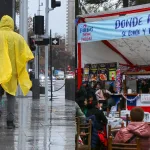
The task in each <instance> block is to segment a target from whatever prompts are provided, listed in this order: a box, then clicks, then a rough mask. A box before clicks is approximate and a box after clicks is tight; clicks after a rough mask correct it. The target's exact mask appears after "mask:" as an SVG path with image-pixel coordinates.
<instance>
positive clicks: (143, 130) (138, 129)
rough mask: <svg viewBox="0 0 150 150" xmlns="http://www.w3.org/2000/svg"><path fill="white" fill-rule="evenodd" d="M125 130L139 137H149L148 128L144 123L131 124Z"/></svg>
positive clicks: (149, 129) (149, 131) (149, 127)
mask: <svg viewBox="0 0 150 150" xmlns="http://www.w3.org/2000/svg"><path fill="white" fill-rule="evenodd" d="M127 130H128V131H129V132H131V133H133V134H135V135H137V136H140V137H150V126H149V125H148V124H147V123H146V122H131V123H130V124H129V125H128V126H127Z"/></svg>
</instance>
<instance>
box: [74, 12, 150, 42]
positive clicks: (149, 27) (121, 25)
mask: <svg viewBox="0 0 150 150" xmlns="http://www.w3.org/2000/svg"><path fill="white" fill-rule="evenodd" d="M77 32H78V42H79V43H85V42H93V41H101V40H112V39H120V38H130V37H137V36H146V35H150V13H143V14H138V13H137V14H136V15H130V16H123V17H118V18H115V19H109V20H101V21H96V22H88V23H80V24H79V25H78V30H77Z"/></svg>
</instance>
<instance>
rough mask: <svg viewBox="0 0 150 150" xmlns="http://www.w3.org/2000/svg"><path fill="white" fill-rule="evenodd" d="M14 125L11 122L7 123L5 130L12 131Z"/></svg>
mask: <svg viewBox="0 0 150 150" xmlns="http://www.w3.org/2000/svg"><path fill="white" fill-rule="evenodd" d="M14 128H15V125H14V122H13V121H7V129H14Z"/></svg>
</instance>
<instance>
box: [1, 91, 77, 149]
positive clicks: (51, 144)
mask: <svg viewBox="0 0 150 150" xmlns="http://www.w3.org/2000/svg"><path fill="white" fill-rule="evenodd" d="M56 95H57V96H55V97H54V99H53V101H52V102H51V101H48V103H47V104H46V105H45V98H44V97H41V98H40V100H32V97H26V98H17V103H16V113H15V124H16V129H15V130H10V129H7V128H6V121H5V120H6V110H5V107H6V105H7V104H6V103H7V102H6V100H5V98H4V106H5V107H3V114H2V117H1V118H0V150H74V149H75V122H74V116H75V107H74V102H73V101H69V100H65V98H64V96H63V95H59V93H58V94H56ZM45 106H47V107H45ZM45 110H47V111H46V112H45Z"/></svg>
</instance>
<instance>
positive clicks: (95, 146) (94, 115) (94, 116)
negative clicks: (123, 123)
mask: <svg viewBox="0 0 150 150" xmlns="http://www.w3.org/2000/svg"><path fill="white" fill-rule="evenodd" d="M100 107H101V104H100V103H99V101H93V108H92V109H89V110H88V112H87V117H88V119H91V120H92V139H91V148H92V150H100V148H102V150H105V148H104V147H105V146H104V145H103V143H102V141H101V140H100V139H99V136H98V133H99V131H100V132H104V133H105V126H106V124H107V118H106V117H105V115H104V113H103V111H102V110H100Z"/></svg>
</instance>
